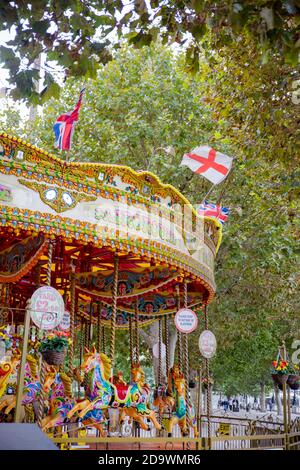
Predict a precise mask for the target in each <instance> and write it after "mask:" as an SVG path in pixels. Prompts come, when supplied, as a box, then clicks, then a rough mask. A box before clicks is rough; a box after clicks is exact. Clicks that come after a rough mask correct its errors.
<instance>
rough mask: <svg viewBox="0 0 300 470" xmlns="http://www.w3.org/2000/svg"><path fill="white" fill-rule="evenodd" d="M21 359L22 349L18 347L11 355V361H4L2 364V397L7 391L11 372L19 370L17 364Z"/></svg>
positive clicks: (0, 367) (0, 373) (0, 365)
mask: <svg viewBox="0 0 300 470" xmlns="http://www.w3.org/2000/svg"><path fill="white" fill-rule="evenodd" d="M20 360H21V351H20V350H19V349H16V350H15V351H14V352H13V354H12V357H11V360H10V362H4V363H3V364H0V397H2V395H3V394H4V393H5V391H6V387H7V383H8V379H9V377H10V376H11V374H14V373H15V372H16V370H17V366H18V364H19V362H20Z"/></svg>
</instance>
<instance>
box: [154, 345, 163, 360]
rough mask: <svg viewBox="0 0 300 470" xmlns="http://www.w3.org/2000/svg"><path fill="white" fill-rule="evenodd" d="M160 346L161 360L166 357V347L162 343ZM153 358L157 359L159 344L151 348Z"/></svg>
mask: <svg viewBox="0 0 300 470" xmlns="http://www.w3.org/2000/svg"><path fill="white" fill-rule="evenodd" d="M160 344H161V358H162V359H164V358H165V357H166V345H165V344H164V343H160ZM152 352H153V356H154V357H155V358H156V359H159V343H155V345H154V346H153V348H152Z"/></svg>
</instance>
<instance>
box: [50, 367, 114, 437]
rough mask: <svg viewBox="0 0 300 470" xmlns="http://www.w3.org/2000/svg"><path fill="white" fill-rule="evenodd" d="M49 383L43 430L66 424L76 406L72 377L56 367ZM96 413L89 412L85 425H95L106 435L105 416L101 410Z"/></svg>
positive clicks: (52, 370)
mask: <svg viewBox="0 0 300 470" xmlns="http://www.w3.org/2000/svg"><path fill="white" fill-rule="evenodd" d="M49 379H50V380H49V381H48V384H47V385H46V384H45V392H46V393H47V394H49V399H48V400H49V412H48V415H47V416H46V417H45V418H44V419H43V420H42V430H43V431H46V430H47V429H50V428H54V427H57V426H63V425H64V424H66V421H68V419H67V413H68V412H69V411H70V410H72V408H74V407H75V406H76V400H75V399H74V397H73V394H72V378H71V377H69V376H68V375H67V374H65V373H64V372H58V371H57V370H56V369H55V367H53V366H52V368H51V369H50V376H49ZM97 411H98V412H97V416H95V413H94V414H92V413H87V414H86V415H85V416H84V419H83V420H82V423H83V425H84V426H93V427H95V428H96V429H98V431H99V433H100V436H101V437H104V436H105V432H104V430H103V427H102V424H101V421H103V420H104V416H103V413H102V411H101V410H97Z"/></svg>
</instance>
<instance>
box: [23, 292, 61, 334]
mask: <svg viewBox="0 0 300 470" xmlns="http://www.w3.org/2000/svg"><path fill="white" fill-rule="evenodd" d="M30 310H31V318H32V321H33V323H34V324H35V325H36V326H37V327H38V328H40V329H42V330H53V329H54V328H56V327H57V325H59V324H60V322H61V321H62V318H63V314H64V312H65V305H64V301H63V298H62V296H61V295H60V293H59V292H58V291H57V290H56V289H54V288H53V287H50V286H42V287H39V289H37V290H36V291H35V292H34V293H33V295H32V297H31V307H30Z"/></svg>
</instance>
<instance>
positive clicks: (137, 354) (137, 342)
mask: <svg viewBox="0 0 300 470" xmlns="http://www.w3.org/2000/svg"><path fill="white" fill-rule="evenodd" d="M134 317H135V321H134V327H135V335H134V336H135V363H136V364H138V363H139V362H140V338H139V301H138V298H137V299H136V302H135V306H134Z"/></svg>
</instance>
